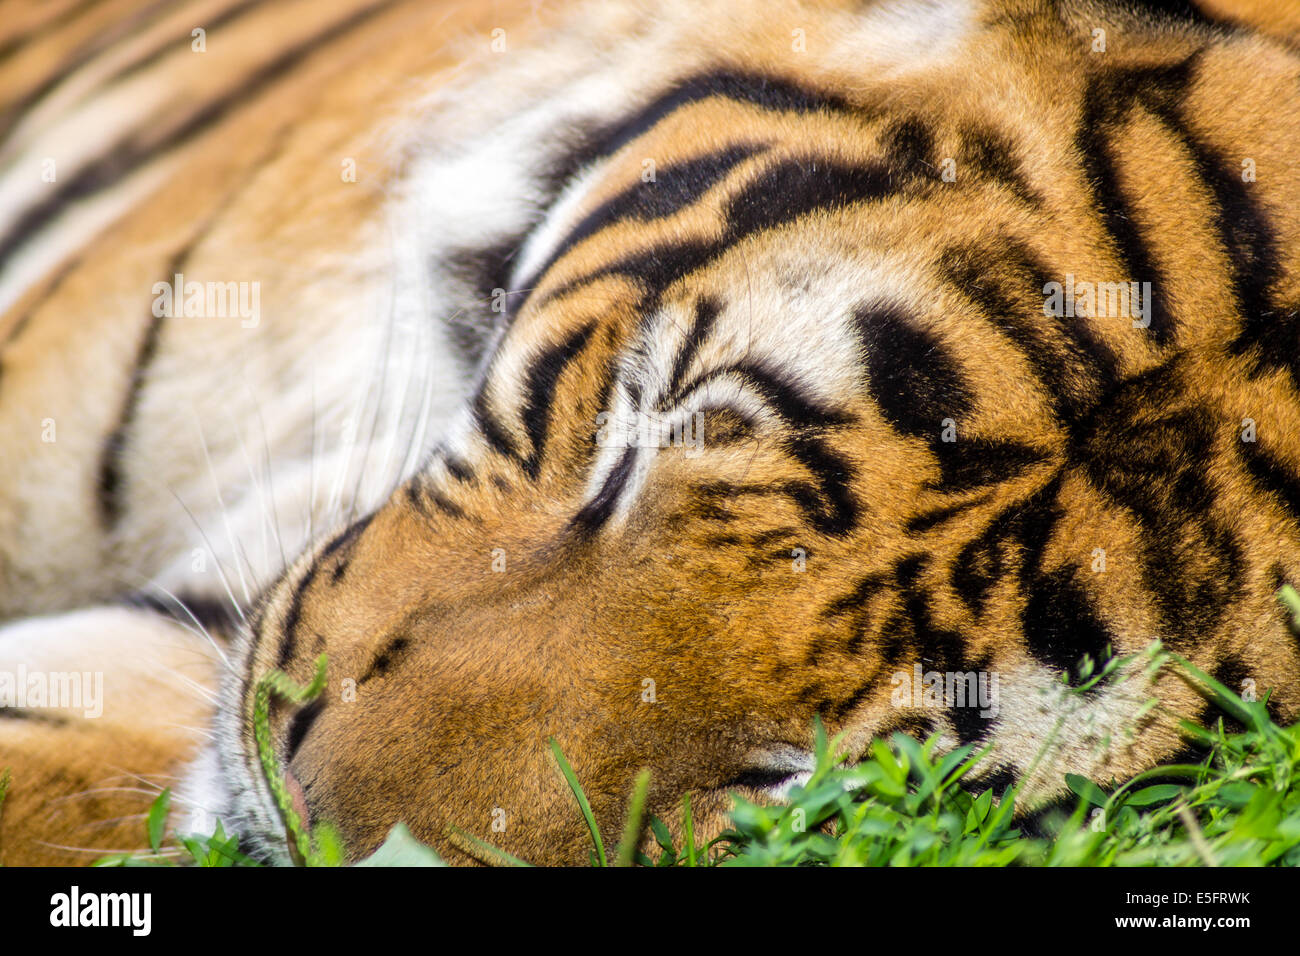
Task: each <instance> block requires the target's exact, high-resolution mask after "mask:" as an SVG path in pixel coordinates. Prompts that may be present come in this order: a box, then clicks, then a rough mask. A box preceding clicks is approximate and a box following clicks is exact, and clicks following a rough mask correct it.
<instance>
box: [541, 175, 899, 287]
mask: <svg viewBox="0 0 1300 956" xmlns="http://www.w3.org/2000/svg"><path fill="white" fill-rule="evenodd" d="M919 175H920V174H919V172H917V171H914V170H909V171H903V170H901V169H899V168H898V167H896V166H894V165H893V164H891V163H889V162H887V161H885V162H873V163H869V164H865V165H846V164H843V163H839V162H834V161H830V160H827V159H824V158H820V157H811V156H810V157H805V158H803V159H786V160H782V161H781V162H778V163H774V164H773V165H772V166H770V167H768V168H767V169H765V170H763V172H762V173H760V174H759V175H757V176H756V177H754V179H753V180H751V181H750V182H749V183H748V184H747V185H746V186H744V187H743V188H742V189H741V190H740V191H739V192H737V193H736V194H735V195H734V196H732V197H731V199H730V200H729V201H728V203H727V205H726V208H725V210H724V215H725V219H726V222H727V228H726V229H725V230H724V233H723V235H722V236H721V237H719V238H717V239H686V240H678V241H673V242H666V243H662V244H660V245H657V246H652V247H650V248H648V249H645V250H642V251H640V252H637V253H634V254H632V255H629V256H625V257H623V258H621V259H618V260H615V261H614V262H612V263H610V264H609V265H606V266H602V267H601V268H599V269H595V270H593V271H592V272H589V273H587V274H586V275H584V276H579V277H578V278H576V279H573V280H572V281H569V282H566V283H564V284H562V285H561V286H559V287H558V288H556V289H554V290H552V291H550V292H549V293H547V294H546V295H545V296H543V297H542V298H541V299H540V301H539V303H538V305H539V307H540V306H544V305H546V304H547V303H549V302H551V301H552V300H554V299H557V298H560V297H562V296H565V295H568V294H569V293H571V292H573V291H574V290H576V289H578V288H581V287H583V286H586V285H589V284H590V283H592V282H595V281H596V280H598V279H601V278H605V277H609V276H625V277H627V278H630V279H633V280H637V281H639V282H640V284H641V286H642V289H643V296H644V299H645V304H646V306H647V307H648V306H649V305H650V304H652V303H654V302H655V301H657V300H658V298H659V297H660V296H662V294H663V292H664V290H666V289H667V288H668V287H669V286H670V285H672V284H673V283H674V282H676V281H678V280H679V279H681V278H682V277H684V276H686V275H688V274H690V273H691V272H695V271H697V270H699V269H702V268H704V267H705V266H706V265H708V264H709V263H710V262H712V261H713V260H714V259H716V258H717V257H719V256H721V255H723V254H724V253H726V252H728V251H730V250H731V249H732V248H734V246H735V245H736V244H737V243H738V242H740V241H741V240H742V239H745V238H746V237H748V236H751V235H754V234H756V233H759V232H764V231H767V230H771V229H775V228H777V227H779V226H783V225H787V224H789V223H792V222H795V221H796V220H798V219H800V218H802V217H804V216H807V215H810V214H812V213H815V212H818V211H825V210H832V209H842V208H845V207H847V206H850V205H853V204H855V203H858V202H865V201H869V200H874V199H880V198H883V197H885V196H887V195H891V194H894V193H897V192H899V191H900V190H902V189H903V188H905V187H906V186H907V185H908V184H910V183H912V182H914V181H915V180H916V178H917V177H918V176H919Z"/></svg>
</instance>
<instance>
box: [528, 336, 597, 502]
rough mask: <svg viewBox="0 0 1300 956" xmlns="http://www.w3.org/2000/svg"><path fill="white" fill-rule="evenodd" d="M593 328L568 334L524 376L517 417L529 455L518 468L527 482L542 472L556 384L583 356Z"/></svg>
mask: <svg viewBox="0 0 1300 956" xmlns="http://www.w3.org/2000/svg"><path fill="white" fill-rule="evenodd" d="M595 328H596V325H595V323H594V322H589V323H588V324H586V325H584V326H583V327H582V328H580V329H577V330H576V331H574V332H571V333H569V335H568V336H566V337H565V339H564V341H563V342H560V343H559V344H557V345H553V346H552V347H550V348H549V349H546V350H545V351H544V352H542V354H541V355H539V356H538V357H537V359H535V360H534V361H533V363H532V365H530V366H529V368H528V372H527V374H525V376H524V383H525V385H524V393H525V395H526V396H527V397H526V398H525V400H524V407H523V410H522V412H521V413H520V414H521V417H522V418H523V422H524V430H525V431H526V432H527V433H528V441H529V444H530V447H531V451H530V452H529V455H528V457H527V458H526V459H524V461H523V462H521V464H522V465H523V467H524V471H526V472H527V473H528V476H529V477H530V478H536V477H537V475H538V473H539V472H540V471H541V463H542V453H543V452H544V451H545V449H546V438H547V433H548V431H549V430H550V423H551V411H552V405H553V402H554V399H555V384H556V382H558V381H559V378H560V375H561V374H562V373H563V372H564V370H565V369H566V368H568V367H569V364H570V363H571V362H573V360H574V359H575V358H577V357H578V355H579V354H580V353H581V352H582V349H583V347H584V346H585V345H586V344H587V340H588V339H590V338H591V333H592V332H593V331H595Z"/></svg>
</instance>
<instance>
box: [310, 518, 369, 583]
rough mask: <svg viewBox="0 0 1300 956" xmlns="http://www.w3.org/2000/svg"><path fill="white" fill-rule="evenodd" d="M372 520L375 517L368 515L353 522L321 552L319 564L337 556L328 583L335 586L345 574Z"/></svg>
mask: <svg viewBox="0 0 1300 956" xmlns="http://www.w3.org/2000/svg"><path fill="white" fill-rule="evenodd" d="M374 518H375V516H374V515H373V514H370V515H366V517H364V518H362V519H361V520H359V521H354V522H353V523H352V524H350V525H348V527H346V528H344V529H343V530H342V531H340V532H339V533H338V534H336V535H335V536H334V538H333V539H332V540H331V541H330V543H329V544H327V545H326V546H325V548H324V550H322V551H321V553H320V557H319V558H318V559H317V560H318V561H320V562H324V561H327V560H329V559H330V558H335V556H336V555H337V558H335V563H334V569H333V571H331V572H330V581H331V582H332V583H334V584H337V583H338V582H339V581H340V580H342V578H343V575H345V574H346V573H347V570H348V565H349V564H351V563H352V555H353V552H355V551H356V548H357V541H358V539H359V538H360V537H361V535H362V534H363V533H364V532H365V530H366V528H368V527H369V526H370V522H371V521H373V520H374Z"/></svg>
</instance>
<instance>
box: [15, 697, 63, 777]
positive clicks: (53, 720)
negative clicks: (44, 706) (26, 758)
mask: <svg viewBox="0 0 1300 956" xmlns="http://www.w3.org/2000/svg"><path fill="white" fill-rule="evenodd" d="M0 720H22V721H26V722H28V723H34V724H49V725H50V726H52V727H66V726H67V725H68V724H70V723H72V722H73V720H74V718H73V717H70V716H68V715H67V714H61V713H53V712H50V711H45V710H27V709H25V708H22V707H0ZM0 769H2V768H0Z"/></svg>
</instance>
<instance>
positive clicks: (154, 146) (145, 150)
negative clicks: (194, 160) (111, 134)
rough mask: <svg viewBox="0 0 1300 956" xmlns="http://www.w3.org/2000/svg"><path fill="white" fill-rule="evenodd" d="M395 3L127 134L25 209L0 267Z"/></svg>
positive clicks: (383, 2)
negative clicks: (165, 124) (67, 210)
mask: <svg viewBox="0 0 1300 956" xmlns="http://www.w3.org/2000/svg"><path fill="white" fill-rule="evenodd" d="M398 2H402V0H379V2H377V3H374V4H372V5H370V6H368V7H365V8H363V9H361V10H358V11H356V12H354V13H352V14H351V15H349V16H347V17H344V18H343V19H342V20H340V21H339V22H337V23H334V24H332V25H330V26H328V27H326V28H325V29H324V30H321V31H319V32H317V33H315V34H313V35H312V36H311V37H308V38H307V39H306V40H304V41H302V42H301V43H298V44H295V45H294V46H292V47H290V48H289V49H288V50H285V51H284V52H283V53H281V54H280V55H279V56H277V57H275V58H274V59H272V60H271V61H270V62H268V63H265V64H262V65H261V66H259V67H257V68H256V69H254V70H252V71H251V72H250V73H248V74H247V75H246V76H245V77H244V78H243V79H242V80H241V81H240V83H239V84H237V85H236V86H235V87H234V88H233V89H231V90H229V91H228V92H226V93H225V94H224V95H221V96H218V97H217V98H216V99H213V100H208V101H206V102H204V103H202V104H201V105H200V106H198V107H197V108H196V109H194V110H193V111H192V112H191V113H190V114H189V115H188V116H186V117H185V119H184V120H182V121H181V122H180V123H178V124H176V125H173V126H171V127H170V128H168V129H165V130H163V131H161V132H159V133H153V132H152V130H151V129H150V124H148V123H145V124H143V126H142V127H139V128H136V129H133V130H131V131H129V132H128V133H126V134H125V135H123V136H122V137H121V138H119V139H118V140H117V141H116V142H114V143H113V144H112V145H111V146H109V147H108V148H107V149H105V150H104V151H103V152H101V153H100V155H99V157H98V158H97V159H95V160H93V161H91V162H90V163H89V164H87V165H86V166H83V167H82V168H80V169H78V170H77V171H76V172H75V173H73V174H72V175H71V176H70V177H69V178H67V179H65V180H63V181H62V185H61V186H60V187H59V188H58V189H57V190H54V191H53V193H52V194H51V195H50V196H48V197H47V198H46V199H44V200H43V201H41V202H39V203H37V204H36V205H34V206H29V207H28V208H27V209H26V210H25V211H24V212H23V214H22V215H21V216H19V218H18V221H17V222H15V223H14V225H13V226H12V227H11V228H10V229H9V231H8V232H7V233H6V234H5V235H4V236H3V238H0V263H4V262H6V261H8V259H9V258H10V256H12V254H13V252H14V251H15V250H16V249H17V248H18V247H19V246H21V245H22V244H23V243H24V242H27V241H29V240H30V239H31V237H32V235H33V234H35V233H37V232H39V231H40V230H41V229H43V228H44V227H45V225H46V224H47V223H48V222H50V221H51V220H53V219H54V218H55V217H57V216H58V215H59V213H60V212H61V211H62V210H63V208H64V207H65V206H67V205H68V204H70V203H73V202H76V201H77V200H80V199H84V198H86V197H87V196H91V195H93V194H95V193H98V192H102V191H103V190H105V189H108V188H109V187H110V186H114V185H116V184H117V183H119V182H121V181H122V180H123V179H125V178H126V177H127V176H128V175H130V174H131V173H132V172H134V171H135V170H136V169H138V168H139V167H140V166H142V165H143V164H144V163H146V162H148V161H151V160H153V159H155V158H157V157H158V156H159V155H162V154H165V153H167V152H170V151H172V150H174V149H176V148H177V147H179V146H182V145H184V144H185V143H186V142H188V141H189V140H191V139H193V138H194V137H195V136H197V135H198V134H199V133H202V132H204V131H205V130H207V129H208V128H209V127H211V126H213V125H215V124H216V123H218V122H220V121H221V120H223V119H225V117H226V116H227V115H229V114H230V113H231V112H232V111H234V110H236V109H238V108H240V107H244V106H247V105H248V104H249V103H250V102H252V101H253V100H254V99H255V97H256V96H257V95H258V94H260V93H262V92H264V91H265V87H266V86H267V85H268V84H270V83H272V82H273V81H275V80H276V79H278V78H279V77H281V76H283V75H285V74H287V73H288V72H289V71H291V70H292V69H293V68H294V67H295V66H297V65H298V64H299V63H300V62H301V61H302V60H304V59H306V58H307V57H308V56H310V55H312V54H314V53H317V52H318V51H319V49H320V48H321V47H322V46H323V45H326V44H328V43H330V42H331V41H333V40H335V39H338V38H339V37H340V36H342V35H344V34H345V33H347V32H349V31H351V30H352V29H354V28H356V27H357V26H359V25H361V24H362V23H365V22H366V21H367V20H369V19H371V18H372V17H374V16H376V15H378V14H379V13H381V12H382V11H383V10H385V9H386V8H388V7H390V6H392V5H393V4H394V3H398ZM142 130H143V131H144V135H142Z"/></svg>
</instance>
